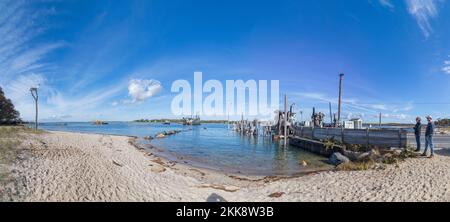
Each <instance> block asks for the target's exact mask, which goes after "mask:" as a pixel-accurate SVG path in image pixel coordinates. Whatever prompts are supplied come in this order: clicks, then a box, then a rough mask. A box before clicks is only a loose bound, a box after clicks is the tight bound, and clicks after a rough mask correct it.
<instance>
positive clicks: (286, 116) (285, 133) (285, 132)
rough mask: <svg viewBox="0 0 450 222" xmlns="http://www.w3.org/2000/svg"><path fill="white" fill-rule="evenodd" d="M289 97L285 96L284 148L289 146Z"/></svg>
mask: <svg viewBox="0 0 450 222" xmlns="http://www.w3.org/2000/svg"><path fill="white" fill-rule="evenodd" d="M287 103H288V100H287V95H286V94H284V146H286V144H287V135H288V133H287V122H288V112H287Z"/></svg>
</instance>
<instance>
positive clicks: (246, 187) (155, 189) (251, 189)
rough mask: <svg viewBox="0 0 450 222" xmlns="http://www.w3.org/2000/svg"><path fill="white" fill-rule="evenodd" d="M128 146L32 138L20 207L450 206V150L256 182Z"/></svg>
mask: <svg viewBox="0 0 450 222" xmlns="http://www.w3.org/2000/svg"><path fill="white" fill-rule="evenodd" d="M129 140H130V138H129V137H122V136H106V135H94V134H79V133H65V132H50V133H45V134H42V135H32V137H31V138H30V139H28V140H27V141H26V142H24V143H23V145H22V146H23V148H26V149H30V151H29V152H26V153H27V154H26V155H25V156H24V157H23V160H21V161H19V163H18V164H17V165H16V166H15V170H14V172H15V173H14V175H15V176H16V178H17V179H18V180H19V181H20V183H19V184H21V185H20V186H21V187H19V188H20V190H21V194H22V198H21V199H19V200H24V201H213V200H217V199H218V198H219V199H221V198H223V199H224V200H226V201H450V152H448V153H445V152H444V151H445V150H441V151H440V152H439V153H440V154H441V155H437V156H436V157H435V158H434V159H425V158H420V159H409V160H407V161H405V162H403V163H401V164H399V166H398V168H397V167H396V166H394V165H391V166H388V167H387V169H385V170H368V171H358V172H356V171H354V172H348V171H340V172H322V173H316V174H311V175H307V176H302V177H297V178H288V179H277V178H272V179H267V178H266V179H261V178H250V179H254V180H255V181H251V180H249V179H234V178H231V177H230V175H226V174H223V173H219V172H213V171H208V170H204V169H195V168H192V167H189V166H186V165H183V164H179V163H174V162H169V161H166V160H162V159H160V158H158V157H155V156H154V155H152V154H150V155H149V154H148V153H146V152H144V151H142V150H139V149H137V148H136V147H135V146H133V145H131V144H130V143H129ZM274 193H278V194H279V195H271V194H274ZM270 196H276V197H270ZM223 199H222V200H223Z"/></svg>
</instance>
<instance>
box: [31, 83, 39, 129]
mask: <svg viewBox="0 0 450 222" xmlns="http://www.w3.org/2000/svg"><path fill="white" fill-rule="evenodd" d="M30 92H31V96H33V99H34V102H35V104H36V116H35V121H34V129H35V130H37V129H38V100H39V95H38V91H37V88H36V87H33V88H30Z"/></svg>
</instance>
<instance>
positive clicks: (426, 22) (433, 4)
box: [405, 0, 443, 37]
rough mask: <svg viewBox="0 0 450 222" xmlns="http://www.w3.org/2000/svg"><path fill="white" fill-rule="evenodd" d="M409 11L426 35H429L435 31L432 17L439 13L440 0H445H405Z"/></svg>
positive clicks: (441, 0)
mask: <svg viewBox="0 0 450 222" xmlns="http://www.w3.org/2000/svg"><path fill="white" fill-rule="evenodd" d="M405 1H406V4H407V6H408V12H409V13H410V14H411V15H412V16H414V18H415V19H416V21H417V24H418V25H419V27H420V29H421V30H422V32H423V34H424V35H425V37H429V36H430V34H431V33H432V32H433V28H432V27H431V24H430V19H432V18H435V17H436V16H437V15H438V13H439V12H438V7H437V3H438V2H443V0H405Z"/></svg>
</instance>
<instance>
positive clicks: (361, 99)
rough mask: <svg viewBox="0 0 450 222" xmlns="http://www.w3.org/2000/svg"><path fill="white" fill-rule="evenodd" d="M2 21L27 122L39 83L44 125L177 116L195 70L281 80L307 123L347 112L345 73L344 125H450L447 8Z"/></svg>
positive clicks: (83, 7) (7, 65)
mask: <svg viewBox="0 0 450 222" xmlns="http://www.w3.org/2000/svg"><path fill="white" fill-rule="evenodd" d="M0 12H1V13H0V36H1V37H0V73H1V74H0V86H1V87H2V88H3V89H4V91H5V93H6V95H7V96H8V97H10V98H11V99H12V100H13V102H14V104H15V105H16V107H17V109H18V110H19V111H20V112H21V115H22V118H23V119H25V120H31V119H32V118H33V116H34V108H33V104H32V97H31V96H30V95H29V91H28V89H29V87H30V86H34V85H36V84H40V95H41V102H40V110H41V111H40V119H41V120H43V121H91V120H94V119H104V120H133V119H138V118H163V117H173V116H172V115H171V114H170V102H171V100H172V98H173V97H174V96H175V95H176V94H174V93H171V92H170V87H171V84H172V82H173V81H174V80H177V79H186V80H189V81H192V80H193V73H194V71H202V72H203V78H204V79H205V80H207V79H218V80H220V81H223V82H224V81H225V80H227V79H231V80H237V79H243V80H248V79H255V80H260V79H263V80H272V79H276V80H279V81H280V93H282V94H284V93H288V95H289V99H290V101H291V102H295V103H296V109H297V110H302V111H304V115H303V116H304V118H306V116H308V115H310V113H311V109H312V107H313V106H315V107H316V108H317V109H318V110H319V111H323V112H325V113H326V114H328V102H332V106H333V110H334V111H336V109H337V104H336V102H337V95H338V88H337V86H338V85H337V84H338V74H339V73H341V72H343V73H345V79H344V92H343V97H344V105H343V114H344V116H345V117H346V118H350V117H356V116H361V117H363V119H364V120H365V121H375V120H376V119H377V118H376V117H375V116H377V115H378V113H380V112H381V113H382V114H383V117H384V118H383V119H384V121H389V122H410V121H411V120H413V119H414V117H415V116H417V115H419V116H425V115H428V114H431V115H433V116H434V117H449V112H448V111H449V110H450V87H449V86H450V40H449V39H450V28H449V27H450V2H449V1H447V0H398V1H393V0H391V1H389V0H345V1H343V0H342V1H328V0H322V1H320V0H304V1H300V0H299V1H206V0H205V1H195V0H192V1H181V0H180V1H168V0H165V1H150V0H148V1H144V0H142V1H119V0H111V1H107V0H97V1H87V0H86V1H82V0H80V1H56V0H55V1H52V0H45V1H44V0H42V1H20V0H11V1H10V0H0ZM133 84H134V85H133ZM148 85H151V88H149V90H144V91H142V90H141V88H140V87H141V86H148ZM133 89H135V90H133ZM209 118H212V119H224V118H223V117H220V116H216V117H209ZM235 118H237V117H235ZM327 118H328V117H327Z"/></svg>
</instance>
